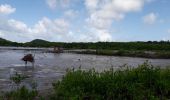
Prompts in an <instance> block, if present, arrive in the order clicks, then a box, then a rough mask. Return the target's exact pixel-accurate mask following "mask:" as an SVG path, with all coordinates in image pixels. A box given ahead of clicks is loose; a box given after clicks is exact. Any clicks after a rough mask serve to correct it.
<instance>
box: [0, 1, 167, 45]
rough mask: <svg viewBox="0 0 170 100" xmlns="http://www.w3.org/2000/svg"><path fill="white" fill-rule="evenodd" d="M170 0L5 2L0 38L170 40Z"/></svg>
mask: <svg viewBox="0 0 170 100" xmlns="http://www.w3.org/2000/svg"><path fill="white" fill-rule="evenodd" d="M169 11H170V0H0V37H1V38H5V39H8V40H11V41H16V42H28V41H31V40H33V39H44V40H48V41H54V42H97V41H108V42H110V41H117V42H127V41H160V40H169V39H170V13H169Z"/></svg>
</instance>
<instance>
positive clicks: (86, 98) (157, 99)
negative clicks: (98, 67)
mask: <svg viewBox="0 0 170 100" xmlns="http://www.w3.org/2000/svg"><path fill="white" fill-rule="evenodd" d="M53 87H54V91H55V92H54V94H53V95H52V97H51V99H52V100H161V99H162V100H164V99H170V69H160V68H155V67H153V66H152V65H150V64H148V63H147V62H146V63H144V64H142V65H139V67H138V68H128V67H127V68H126V70H122V69H120V70H117V71H114V70H113V69H110V70H108V71H104V72H102V73H98V72H96V71H95V70H89V71H82V70H77V71H74V70H69V71H68V72H67V74H66V75H65V76H64V77H63V79H62V81H58V82H56V83H54V84H53Z"/></svg>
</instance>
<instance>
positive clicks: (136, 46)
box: [0, 38, 170, 59]
mask: <svg viewBox="0 0 170 100" xmlns="http://www.w3.org/2000/svg"><path fill="white" fill-rule="evenodd" d="M0 45H1V46H16V47H17V46H21V47H56V46H57V47H62V48H64V49H65V50H68V49H69V50H72V49H86V51H81V52H74V53H81V54H96V55H109V56H128V57H144V58H164V59H169V58H170V42H169V41H159V42H157V41H147V42H86V43H85V42H72V43H65V42H49V41H45V40H41V39H36V40H33V41H30V42H26V43H17V42H11V41H8V40H5V39H1V38H0ZM88 49H90V50H88Z"/></svg>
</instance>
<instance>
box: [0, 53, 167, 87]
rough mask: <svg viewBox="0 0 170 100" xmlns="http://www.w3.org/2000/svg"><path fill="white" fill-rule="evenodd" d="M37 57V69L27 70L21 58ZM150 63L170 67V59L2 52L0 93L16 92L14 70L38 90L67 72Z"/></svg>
mask: <svg viewBox="0 0 170 100" xmlns="http://www.w3.org/2000/svg"><path fill="white" fill-rule="evenodd" d="M27 53H33V54H35V67H34V69H33V68H32V67H31V64H30V63H29V64H28V67H27V68H25V67H24V62H23V61H21V58H22V57H23V56H24V55H25V54H27ZM146 60H148V61H149V62H150V63H151V64H153V65H156V66H161V67H166V66H168V65H170V59H145V58H134V57H115V56H96V55H85V54H72V53H61V54H55V53H44V52H42V51H28V50H0V90H10V89H13V84H14V83H12V82H11V81H10V80H9V78H10V70H11V69H14V70H15V71H16V72H19V73H22V74H25V75H27V76H29V78H28V79H26V80H24V81H23V82H22V84H24V85H26V86H27V87H30V86H31V84H32V82H36V83H37V85H38V87H37V88H38V89H39V90H41V89H48V88H51V83H52V82H54V81H55V80H59V79H61V78H62V76H63V75H64V74H65V70H66V69H67V68H73V67H74V68H75V69H77V68H79V67H80V66H81V68H82V69H84V70H86V69H92V68H95V69H96V70H98V71H103V70H107V69H109V68H111V67H112V66H113V67H114V66H115V67H114V68H115V69H116V68H119V66H121V65H123V64H127V65H130V66H134V67H135V66H137V65H139V64H142V63H143V62H145V61H146Z"/></svg>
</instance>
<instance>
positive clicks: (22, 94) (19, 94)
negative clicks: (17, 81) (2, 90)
mask: <svg viewBox="0 0 170 100" xmlns="http://www.w3.org/2000/svg"><path fill="white" fill-rule="evenodd" d="M37 95H38V92H37V91H35V90H34V91H31V90H28V89H27V88H26V87H25V86H23V87H21V88H20V89H17V90H16V91H11V92H8V93H6V94H5V97H4V99H5V100H6V99H7V100H34V98H35V97H36V96H37Z"/></svg>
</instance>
